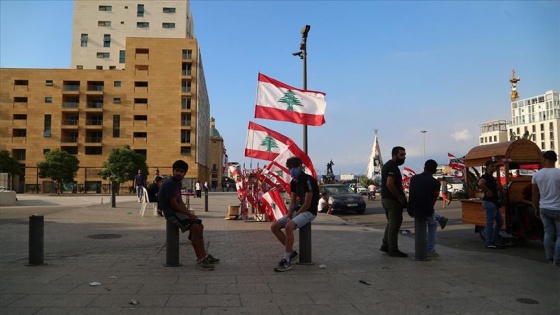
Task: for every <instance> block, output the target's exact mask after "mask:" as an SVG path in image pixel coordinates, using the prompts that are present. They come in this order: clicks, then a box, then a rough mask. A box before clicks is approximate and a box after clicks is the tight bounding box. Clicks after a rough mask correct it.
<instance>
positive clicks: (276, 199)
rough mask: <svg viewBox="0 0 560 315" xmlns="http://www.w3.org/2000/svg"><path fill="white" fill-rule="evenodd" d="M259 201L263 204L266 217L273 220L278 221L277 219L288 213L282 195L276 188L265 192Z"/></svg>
mask: <svg viewBox="0 0 560 315" xmlns="http://www.w3.org/2000/svg"><path fill="white" fill-rule="evenodd" d="M259 201H260V202H261V203H262V204H263V205H264V207H265V209H266V213H267V214H268V217H269V218H270V219H271V220H273V221H278V219H280V218H281V217H283V216H284V215H285V214H286V213H288V208H287V207H286V203H284V199H282V195H280V192H279V191H278V190H276V189H271V190H269V191H268V192H266V193H265V194H264V195H262V197H261V198H260V199H259Z"/></svg>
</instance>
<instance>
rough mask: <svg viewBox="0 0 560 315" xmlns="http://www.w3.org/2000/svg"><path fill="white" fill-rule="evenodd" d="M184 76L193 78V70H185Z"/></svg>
mask: <svg viewBox="0 0 560 315" xmlns="http://www.w3.org/2000/svg"><path fill="white" fill-rule="evenodd" d="M182 74H183V76H191V75H192V70H191V69H183V72H182Z"/></svg>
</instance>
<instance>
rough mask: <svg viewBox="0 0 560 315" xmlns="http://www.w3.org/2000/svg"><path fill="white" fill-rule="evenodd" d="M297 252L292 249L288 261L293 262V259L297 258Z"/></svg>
mask: <svg viewBox="0 0 560 315" xmlns="http://www.w3.org/2000/svg"><path fill="white" fill-rule="evenodd" d="M298 257H299V254H298V253H297V252H296V251H295V250H294V251H293V252H292V254H291V255H290V262H293V261H294V260H296V259H298Z"/></svg>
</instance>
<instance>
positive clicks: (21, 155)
mask: <svg viewBox="0 0 560 315" xmlns="http://www.w3.org/2000/svg"><path fill="white" fill-rule="evenodd" d="M25 155H26V154H25V149H13V150H12V157H13V158H14V159H16V160H18V161H25Z"/></svg>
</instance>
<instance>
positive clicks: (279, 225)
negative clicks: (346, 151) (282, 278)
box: [270, 156, 321, 271]
mask: <svg viewBox="0 0 560 315" xmlns="http://www.w3.org/2000/svg"><path fill="white" fill-rule="evenodd" d="M286 167H287V168H288V169H289V170H290V175H292V181H291V182H290V191H291V198H290V209H289V210H288V213H287V214H286V215H285V216H283V217H282V218H280V219H279V220H278V221H276V222H273V223H272V225H271V226H270V230H272V233H274V235H275V236H276V238H278V240H279V241H280V243H282V245H284V248H285V252H284V258H282V260H280V263H278V266H276V268H274V270H275V271H288V270H290V269H292V265H291V262H292V261H294V260H296V259H297V258H298V256H299V255H298V253H297V252H296V251H294V250H293V245H294V231H295V230H296V229H297V228H301V227H303V226H304V225H306V224H308V223H309V222H311V221H313V220H314V219H315V217H316V216H317V204H318V203H319V199H320V198H321V197H320V195H319V185H318V184H317V180H316V179H315V178H313V176H310V175H308V174H306V173H305V172H304V171H303V170H302V162H301V159H300V158H299V157H296V156H294V157H291V158H289V159H288V160H287V161H286ZM282 229H285V230H286V234H284V232H282Z"/></svg>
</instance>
